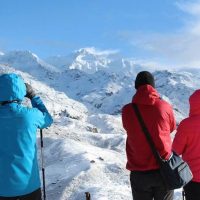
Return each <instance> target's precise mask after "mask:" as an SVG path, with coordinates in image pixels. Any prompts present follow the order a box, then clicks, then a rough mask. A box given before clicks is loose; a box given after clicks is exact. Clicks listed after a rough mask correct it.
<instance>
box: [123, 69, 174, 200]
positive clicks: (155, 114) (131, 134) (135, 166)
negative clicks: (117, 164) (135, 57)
mask: <svg viewBox="0 0 200 200" xmlns="http://www.w3.org/2000/svg"><path fill="white" fill-rule="evenodd" d="M135 87H136V89H137V91H136V94H135V95H134V96H133V100H132V103H130V104H127V105H125V106H124V107H123V109H122V122H123V126H124V129H125V130H126V132H127V142H126V153H127V160H128V161H127V169H128V170H130V171H131V177H130V178H131V186H132V192H133V196H134V199H135V200H143V199H149V200H151V199H153V198H154V199H155V200H156V199H157V200H162V199H164V198H165V199H166V200H167V199H172V196H173V193H172V192H168V191H167V190H166V189H165V188H164V185H163V182H162V178H161V176H160V173H159V165H158V163H157V162H156V160H155V158H154V156H153V153H152V151H151V149H150V146H149V144H148V142H147V139H146V137H145V135H144V133H143V131H142V128H141V126H140V124H139V121H138V119H137V117H136V114H135V112H134V109H133V106H132V104H133V103H135V104H137V106H138V108H139V110H140V113H141V115H142V117H143V120H144V122H145V125H146V126H147V128H148V130H149V132H150V134H151V137H152V139H153V141H154V144H155V146H156V149H157V150H158V152H159V154H160V155H161V157H162V158H163V159H166V160H167V159H168V158H169V157H170V155H171V144H172V142H171V138H170V133H171V132H172V131H173V130H174V129H175V119H174V115H173V111H172V108H171V106H170V105H169V104H168V103H167V102H165V101H164V100H162V99H160V96H159V94H158V92H157V91H156V90H155V88H154V87H155V85H154V79H153V76H152V75H151V74H150V73H149V72H140V73H139V74H138V75H137V78H136V81H135ZM140 180H143V182H142V183H141V181H140ZM145 180H146V181H145ZM140 183H141V184H140ZM153 190H154V191H153ZM156 191H157V192H156ZM167 196H168V197H167Z"/></svg>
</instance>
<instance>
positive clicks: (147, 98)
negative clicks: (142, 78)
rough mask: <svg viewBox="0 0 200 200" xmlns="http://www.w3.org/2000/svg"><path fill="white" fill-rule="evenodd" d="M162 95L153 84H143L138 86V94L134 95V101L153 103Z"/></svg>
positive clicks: (145, 103) (146, 103) (144, 103)
mask: <svg viewBox="0 0 200 200" xmlns="http://www.w3.org/2000/svg"><path fill="white" fill-rule="evenodd" d="M158 98H160V95H159V94H158V92H157V91H156V89H155V88H153V87H152V86H151V85H143V86H140V87H139V88H138V90H137V91H136V94H135V95H134V96H133V100H132V102H133V103H136V104H143V105H153V104H154V103H155V101H156V99H158Z"/></svg>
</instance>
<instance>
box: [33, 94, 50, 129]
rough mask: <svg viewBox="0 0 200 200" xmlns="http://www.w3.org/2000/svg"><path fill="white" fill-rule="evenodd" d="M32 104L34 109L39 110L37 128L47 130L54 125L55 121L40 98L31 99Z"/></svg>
mask: <svg viewBox="0 0 200 200" xmlns="http://www.w3.org/2000/svg"><path fill="white" fill-rule="evenodd" d="M31 104H32V107H33V108H36V109H37V110H38V112H37V126H38V128H40V129H43V128H47V127H48V126H50V125H51V124H52V123H53V119H52V117H51V115H50V114H49V112H48V110H47V109H46V107H45V105H44V104H43V102H42V100H41V99H40V97H38V96H35V97H33V98H32V99H31Z"/></svg>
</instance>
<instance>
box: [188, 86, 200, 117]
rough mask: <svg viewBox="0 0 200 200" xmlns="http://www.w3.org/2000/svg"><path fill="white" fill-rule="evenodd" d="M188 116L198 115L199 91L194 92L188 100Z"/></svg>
mask: <svg viewBox="0 0 200 200" xmlns="http://www.w3.org/2000/svg"><path fill="white" fill-rule="evenodd" d="M189 102H190V114H189V115H190V116H192V115H200V90H196V91H195V92H194V93H193V94H192V95H191V96H190V98H189Z"/></svg>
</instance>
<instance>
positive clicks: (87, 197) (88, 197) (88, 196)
mask: <svg viewBox="0 0 200 200" xmlns="http://www.w3.org/2000/svg"><path fill="white" fill-rule="evenodd" d="M85 195H86V200H91V198H90V197H91V196H90V193H89V192H86V193H85Z"/></svg>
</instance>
